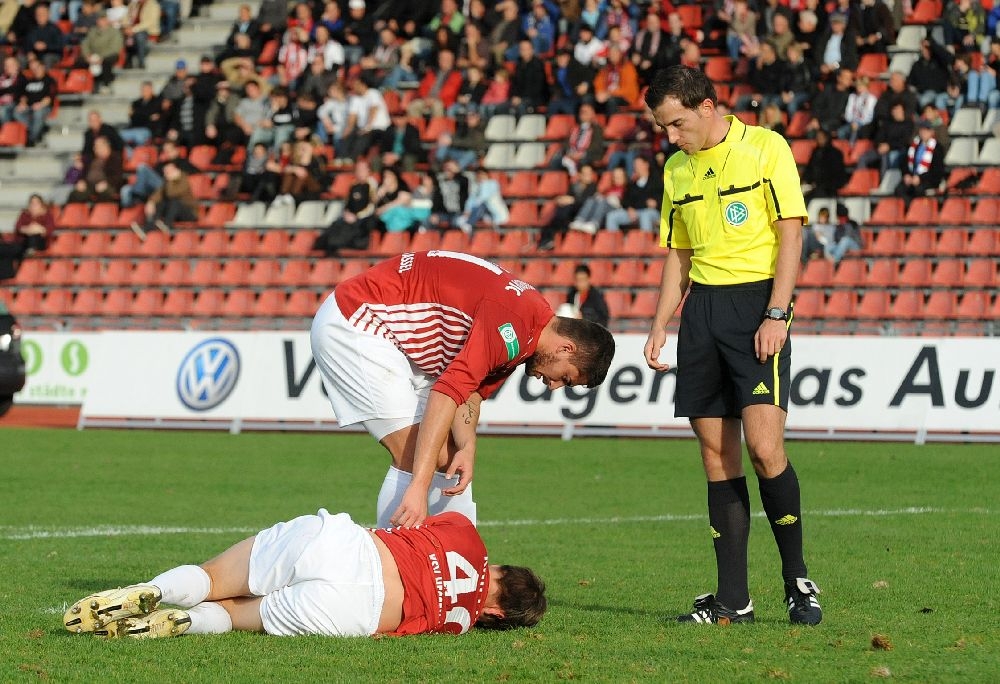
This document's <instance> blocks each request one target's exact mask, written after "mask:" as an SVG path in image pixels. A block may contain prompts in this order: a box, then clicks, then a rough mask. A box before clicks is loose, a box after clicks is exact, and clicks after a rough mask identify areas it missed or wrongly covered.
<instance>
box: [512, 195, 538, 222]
mask: <svg viewBox="0 0 1000 684" xmlns="http://www.w3.org/2000/svg"><path fill="white" fill-rule="evenodd" d="M507 225H508V226H510V227H511V228H537V227H538V226H540V225H542V223H541V220H540V219H539V216H538V205H537V204H536V203H535V202H534V201H532V200H518V201H515V202H513V203H512V204H511V206H510V219H509V220H508V221H507Z"/></svg>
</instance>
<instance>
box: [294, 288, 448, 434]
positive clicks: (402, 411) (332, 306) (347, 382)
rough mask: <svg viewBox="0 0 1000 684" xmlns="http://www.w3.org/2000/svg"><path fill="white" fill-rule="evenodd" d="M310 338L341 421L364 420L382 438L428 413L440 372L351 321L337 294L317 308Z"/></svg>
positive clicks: (332, 402)
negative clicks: (436, 374) (422, 367)
mask: <svg viewBox="0 0 1000 684" xmlns="http://www.w3.org/2000/svg"><path fill="white" fill-rule="evenodd" d="M310 340H311V343H312V353H313V358H315V359H316V367H317V368H318V369H319V372H320V374H321V375H322V376H323V387H324V388H325V389H326V393H327V395H328V396H329V397H330V404H331V405H332V406H333V412H334V414H335V415H336V416H337V422H339V423H340V424H341V425H353V424H354V423H364V425H365V428H366V429H367V430H368V432H369V433H371V435H372V437H374V438H375V439H377V440H381V439H382V438H383V437H385V436H386V435H388V434H391V433H393V432H396V431H397V430H402V429H403V428H406V427H409V426H411V425H417V424H419V423H420V421H421V420H422V419H423V417H424V407H425V406H426V404H427V397H428V396H429V395H430V391H431V387H432V386H433V385H434V382H435V380H436V378H432V377H431V376H429V375H427V374H426V373H424V372H423V371H422V370H420V369H419V368H417V367H416V366H415V365H413V364H412V363H411V362H410V360H409V359H407V358H406V356H405V355H404V354H403V352H401V351H399V349H397V348H396V345H394V344H393V343H392V342H391V341H390V340H387V339H385V338H384V337H381V336H379V335H375V334H373V333H370V332H365V331H363V330H359V329H358V328H355V327H354V326H353V325H351V324H350V323H349V322H348V321H347V319H346V318H344V314H342V313H341V312H340V307H339V306H337V300H336V299H335V298H334V296H333V295H332V294H331V295H330V296H329V297H327V298H326V301H325V302H323V305H322V306H321V307H320V308H319V311H317V312H316V317H315V318H314V319H313V324H312V332H311V338H310Z"/></svg>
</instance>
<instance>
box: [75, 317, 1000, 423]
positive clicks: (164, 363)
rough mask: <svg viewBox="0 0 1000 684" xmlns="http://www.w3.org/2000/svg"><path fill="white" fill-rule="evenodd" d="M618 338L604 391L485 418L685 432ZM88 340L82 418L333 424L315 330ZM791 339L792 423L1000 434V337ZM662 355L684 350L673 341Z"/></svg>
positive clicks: (530, 389)
mask: <svg viewBox="0 0 1000 684" xmlns="http://www.w3.org/2000/svg"><path fill="white" fill-rule="evenodd" d="M616 342H617V353H616V355H615V360H614V363H613V364H612V366H611V369H610V371H609V373H608V376H607V379H606V381H605V382H604V384H603V385H601V386H600V387H598V388H596V389H593V390H588V389H584V388H579V389H577V388H570V389H568V390H565V391H564V390H557V391H555V392H549V391H548V390H546V389H545V387H544V386H543V385H542V384H541V382H540V381H538V380H535V379H532V378H528V377H526V376H525V375H524V373H523V372H522V371H520V370H518V371H517V372H515V374H514V376H513V377H512V378H511V379H510V380H509V381H508V382H507V383H506V384H505V385H504V386H503V388H502V389H501V390H500V391H499V392H498V393H497V395H496V396H495V397H493V398H492V399H491V400H490V401H489V402H487V404H486V405H485V406H484V409H483V418H482V420H483V422H484V423H485V424H487V425H529V426H553V425H557V426H558V425H563V424H567V423H570V424H574V425H577V426H586V427H597V426H608V427H611V426H622V427H662V428H671V427H684V426H685V425H686V420H684V419H679V418H675V417H674V416H673V396H674V375H673V373H672V372H668V373H665V374H657V373H654V372H653V371H651V370H649V369H648V368H647V367H646V365H645V363H644V362H643V360H642V347H643V344H644V343H645V336H643V335H619V336H618V337H617V338H616ZM673 342H674V340H673V339H670V341H669V342H668V344H669V345H672V344H673ZM87 344H88V349H89V350H90V368H89V369H88V372H87V378H88V383H87V387H86V388H85V389H86V401H85V402H84V405H83V417H84V422H86V420H87V419H88V418H99V417H121V418H139V419H187V420H203V419H212V420H229V421H241V422H249V423H252V422H265V421H313V422H316V421H322V422H331V421H333V420H334V415H333V410H332V409H331V408H330V404H329V403H328V401H327V399H326V397H325V396H324V394H323V389H322V385H321V383H320V379H319V374H318V372H317V371H316V368H315V365H314V363H313V361H312V356H311V353H310V349H309V336H308V333H306V332H301V333H282V332H252V333H248V332H239V333H226V332H216V333H194V332H187V333H182V332H106V333H102V334H100V335H98V336H96V339H93V340H92V341H90V342H88V343H87ZM793 345H794V347H793V354H792V378H791V389H790V406H789V409H790V410H789V417H788V427H789V429H791V430H846V431H890V432H891V431H913V432H919V431H923V430H930V431H946V432H965V431H970V432H988V433H1000V378H998V377H997V376H998V373H997V369H998V366H1000V340H997V339H989V338H945V339H936V338H935V339H932V338H865V337H833V336H830V337H820V336H798V337H795V338H794V339H793ZM663 358H666V359H668V360H672V359H673V358H675V351H674V349H673V347H672V346H669V347H668V348H667V349H666V350H665V352H664V355H663Z"/></svg>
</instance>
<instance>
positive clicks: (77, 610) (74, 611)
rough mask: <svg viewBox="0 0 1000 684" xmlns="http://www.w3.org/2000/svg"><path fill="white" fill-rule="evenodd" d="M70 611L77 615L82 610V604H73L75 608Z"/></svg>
mask: <svg viewBox="0 0 1000 684" xmlns="http://www.w3.org/2000/svg"><path fill="white" fill-rule="evenodd" d="M70 612H71V613H73V615H77V614H78V613H79V612H80V606H78V605H76V606H73V609H72V610H71V611H70Z"/></svg>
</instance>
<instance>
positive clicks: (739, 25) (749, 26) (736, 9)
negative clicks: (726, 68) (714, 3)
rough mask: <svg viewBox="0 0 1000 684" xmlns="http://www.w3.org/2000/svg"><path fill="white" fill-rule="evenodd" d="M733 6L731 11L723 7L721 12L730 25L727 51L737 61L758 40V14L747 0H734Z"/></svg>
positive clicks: (727, 36) (727, 34) (730, 57)
mask: <svg viewBox="0 0 1000 684" xmlns="http://www.w3.org/2000/svg"><path fill="white" fill-rule="evenodd" d="M727 4H728V3H727ZM731 7H732V9H731V10H730V11H729V12H726V11H725V9H723V10H720V13H721V15H722V16H725V22H726V24H727V26H728V31H727V33H726V51H727V52H728V54H729V59H731V60H732V61H733V62H737V61H738V60H739V59H740V58H741V57H742V56H743V50H744V48H745V47H746V46H747V45H753V44H755V43H756V41H757V21H758V14H757V13H756V12H755V11H754V10H753V9H752V8H751V7H750V4H749V3H748V2H747V0H734V2H733V3H732V5H731Z"/></svg>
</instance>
